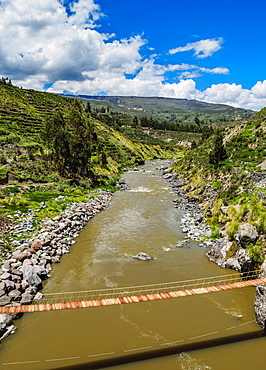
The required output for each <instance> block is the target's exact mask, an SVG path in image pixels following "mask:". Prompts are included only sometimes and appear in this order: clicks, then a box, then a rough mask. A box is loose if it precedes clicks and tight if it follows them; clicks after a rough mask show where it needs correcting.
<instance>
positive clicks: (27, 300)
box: [20, 293, 34, 305]
mask: <svg viewBox="0 0 266 370" xmlns="http://www.w3.org/2000/svg"><path fill="white" fill-rule="evenodd" d="M33 298H34V296H33V295H31V294H29V293H23V294H22V295H21V300H20V303H21V304H22V305H25V304H31V302H32V301H33Z"/></svg>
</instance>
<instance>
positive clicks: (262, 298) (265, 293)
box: [254, 285, 266, 330]
mask: <svg viewBox="0 0 266 370" xmlns="http://www.w3.org/2000/svg"><path fill="white" fill-rule="evenodd" d="M254 308H255V317H256V322H257V324H258V325H259V326H260V327H261V328H262V329H263V330H266V287H265V286H264V285H258V286H257V287H256V297H255V301H254Z"/></svg>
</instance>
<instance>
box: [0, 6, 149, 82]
mask: <svg viewBox="0 0 266 370" xmlns="http://www.w3.org/2000/svg"><path fill="white" fill-rule="evenodd" d="M0 15H1V25H0V32H1V39H0V70H1V73H2V74H3V75H8V76H9V77H11V78H12V80H13V81H14V82H16V81H19V82H22V81H23V80H24V81H26V86H25V83H24V84H23V86H24V87H29V86H28V84H30V83H31V80H36V78H38V77H40V79H41V80H42V81H43V83H52V82H54V81H60V80H61V81H67V80H70V81H83V80H85V79H87V78H89V77H90V76H89V74H90V72H92V71H97V70H98V71H99V70H102V69H104V70H110V72H111V71H112V70H113V69H115V70H116V71H120V73H135V72H136V70H137V69H138V68H139V62H140V60H141V54H140V48H141V47H142V46H143V45H144V44H145V42H146V41H145V40H143V39H142V38H141V37H140V36H136V37H131V38H129V39H127V40H113V41H111V40H110V38H111V36H113V35H106V34H102V33H100V32H98V31H96V30H95V29H94V26H95V24H94V22H95V21H96V20H97V19H99V17H100V16H101V13H100V9H99V6H98V5H97V4H96V3H95V2H94V1H93V0H79V1H77V2H73V3H72V5H71V6H70V13H68V12H67V11H66V8H65V7H64V6H63V5H62V4H61V3H60V2H59V1H57V0H39V1H38V2H36V1H35V0H27V2H25V1H24V0H2V1H1V2H0Z"/></svg>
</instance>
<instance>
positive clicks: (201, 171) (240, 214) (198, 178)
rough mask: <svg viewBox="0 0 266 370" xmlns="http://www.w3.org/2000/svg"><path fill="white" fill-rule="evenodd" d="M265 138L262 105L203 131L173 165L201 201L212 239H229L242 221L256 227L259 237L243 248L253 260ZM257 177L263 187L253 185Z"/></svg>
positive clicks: (263, 213)
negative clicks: (240, 117) (243, 119)
mask: <svg viewBox="0 0 266 370" xmlns="http://www.w3.org/2000/svg"><path fill="white" fill-rule="evenodd" d="M265 137H266V108H264V109H262V110H261V111H260V112H258V113H257V114H255V115H254V116H253V117H252V118H251V119H250V120H249V121H248V122H246V123H239V124H238V125H235V126H234V127H225V128H223V129H220V130H219V131H216V132H215V134H214V135H212V136H209V137H208V138H205V137H203V135H202V139H201V140H200V141H199V142H198V145H197V147H195V149H194V148H191V150H190V151H188V152H187V153H186V155H185V156H184V157H183V158H182V161H177V162H176V163H175V164H174V165H173V170H174V171H175V172H177V173H179V174H180V176H181V177H183V178H184V180H185V181H186V182H187V190H188V191H190V195H192V196H194V197H195V198H196V199H197V200H198V201H199V202H201V204H202V206H203V208H204V210H205V215H206V216H207V219H208V223H209V225H210V226H211V227H212V230H213V235H212V237H220V236H221V234H222V235H227V237H228V239H229V240H231V241H233V243H234V242H235V236H236V234H237V232H238V227H239V226H240V225H241V224H243V223H250V224H251V225H253V226H255V227H256V229H257V231H258V232H259V238H258V241H256V242H254V243H250V244H249V245H246V246H245V247H246V248H247V250H248V252H249V255H250V257H251V258H252V260H253V261H254V263H261V262H262V261H263V259H264V254H265V251H266V236H265V234H266V189H265V184H266V177H265V176H264V172H265V169H266V166H265V161H266V144H265V142H266V141H265V140H264V139H265ZM256 177H257V178H258V180H256V181H259V179H264V180H263V181H264V182H263V183H264V185H262V186H261V187H258V186H257V184H256V182H253V181H255V178H256ZM233 249H234V248H233ZM228 253H229V252H228ZM232 253H234V251H233V250H230V253H229V254H228V255H227V258H229V255H230V256H231V255H232Z"/></svg>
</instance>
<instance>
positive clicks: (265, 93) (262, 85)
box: [251, 80, 266, 99]
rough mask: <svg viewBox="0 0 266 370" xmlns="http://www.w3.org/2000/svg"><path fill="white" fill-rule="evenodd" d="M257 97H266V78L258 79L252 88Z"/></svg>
mask: <svg viewBox="0 0 266 370" xmlns="http://www.w3.org/2000/svg"><path fill="white" fill-rule="evenodd" d="M251 92H252V94H253V95H254V97H255V98H258V99H266V80H264V81H258V82H257V83H256V85H254V86H253V87H252V89H251Z"/></svg>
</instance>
